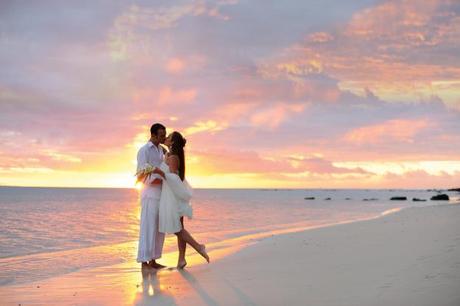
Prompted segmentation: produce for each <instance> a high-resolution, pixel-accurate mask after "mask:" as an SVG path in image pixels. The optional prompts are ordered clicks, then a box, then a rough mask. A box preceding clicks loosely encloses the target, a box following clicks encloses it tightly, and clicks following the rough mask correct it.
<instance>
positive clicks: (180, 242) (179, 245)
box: [177, 217, 187, 269]
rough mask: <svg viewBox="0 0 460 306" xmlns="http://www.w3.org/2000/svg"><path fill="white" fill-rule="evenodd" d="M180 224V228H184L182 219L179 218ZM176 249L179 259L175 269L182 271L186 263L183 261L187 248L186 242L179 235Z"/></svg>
mask: <svg viewBox="0 0 460 306" xmlns="http://www.w3.org/2000/svg"><path fill="white" fill-rule="evenodd" d="M180 223H181V224H182V228H184V217H181V218H180ZM177 248H178V249H179V259H178V262H177V267H178V268H180V269H183V268H184V267H185V266H186V265H187V261H186V260H185V250H186V248H187V242H185V241H184V239H182V237H181V236H180V235H177Z"/></svg>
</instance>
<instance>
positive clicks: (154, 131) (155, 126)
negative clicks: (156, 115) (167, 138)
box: [150, 123, 166, 136]
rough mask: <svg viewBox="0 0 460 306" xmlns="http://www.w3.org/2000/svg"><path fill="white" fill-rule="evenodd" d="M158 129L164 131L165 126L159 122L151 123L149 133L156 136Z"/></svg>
mask: <svg viewBox="0 0 460 306" xmlns="http://www.w3.org/2000/svg"><path fill="white" fill-rule="evenodd" d="M159 130H165V131H166V127H165V126H164V125H163V124H161V123H155V124H153V125H152V127H151V128H150V134H151V135H155V136H158V131H159Z"/></svg>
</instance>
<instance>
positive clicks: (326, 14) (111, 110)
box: [0, 0, 460, 188]
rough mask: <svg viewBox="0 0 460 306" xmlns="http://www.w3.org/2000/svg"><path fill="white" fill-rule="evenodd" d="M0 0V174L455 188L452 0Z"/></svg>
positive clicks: (457, 131) (459, 32)
mask: <svg viewBox="0 0 460 306" xmlns="http://www.w3.org/2000/svg"><path fill="white" fill-rule="evenodd" d="M421 3H422V1H421V0H394V1H388V0H379V1H375V0H353V1H343V0H323V1H313V0H302V1H301V0H297V1H293V0H289V1H269V0H263V1H262V0H260V1H238V0H221V1H201V0H199V1H57V0H56V1H1V2H0V67H1V70H0V185H17V186H75V187H133V186H134V172H135V168H136V152H137V150H138V149H139V148H140V147H141V146H142V145H143V144H145V143H146V142H147V141H148V139H149V128H150V126H151V124H153V123H155V122H161V123H163V124H164V125H165V126H166V127H167V132H168V133H169V132H172V131H174V130H177V131H180V132H181V133H183V135H184V136H185V137H186V139H187V145H186V148H185V149H186V177H187V178H188V180H189V181H190V182H191V184H192V185H193V186H194V187H200V188H444V187H460V2H459V1H456V0H424V1H423V5H421Z"/></svg>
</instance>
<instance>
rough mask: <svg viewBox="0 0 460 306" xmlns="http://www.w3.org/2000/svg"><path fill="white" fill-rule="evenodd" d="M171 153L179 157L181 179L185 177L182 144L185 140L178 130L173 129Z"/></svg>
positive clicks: (183, 144)
mask: <svg viewBox="0 0 460 306" xmlns="http://www.w3.org/2000/svg"><path fill="white" fill-rule="evenodd" d="M171 142H172V145H171V151H170V154H171V155H177V157H179V177H180V179H181V180H184V178H185V156H184V146H185V143H186V142H187V141H186V140H185V138H184V137H182V135H181V134H180V133H179V132H176V131H174V132H173V133H172V134H171Z"/></svg>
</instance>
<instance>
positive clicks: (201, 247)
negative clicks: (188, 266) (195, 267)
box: [198, 244, 209, 263]
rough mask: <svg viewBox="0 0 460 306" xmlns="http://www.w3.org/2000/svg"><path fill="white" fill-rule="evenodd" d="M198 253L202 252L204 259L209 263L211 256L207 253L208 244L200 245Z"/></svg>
mask: <svg viewBox="0 0 460 306" xmlns="http://www.w3.org/2000/svg"><path fill="white" fill-rule="evenodd" d="M198 253H200V255H201V256H203V257H204V259H206V261H207V262H208V263H209V256H208V253H206V246H205V245H204V244H202V245H201V246H200V251H199V252H198Z"/></svg>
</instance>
